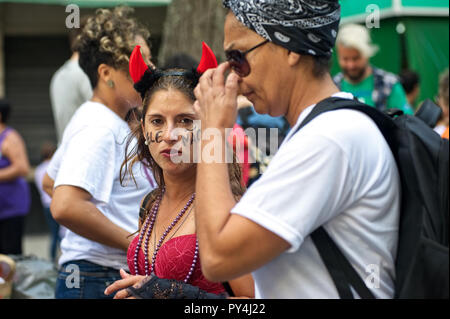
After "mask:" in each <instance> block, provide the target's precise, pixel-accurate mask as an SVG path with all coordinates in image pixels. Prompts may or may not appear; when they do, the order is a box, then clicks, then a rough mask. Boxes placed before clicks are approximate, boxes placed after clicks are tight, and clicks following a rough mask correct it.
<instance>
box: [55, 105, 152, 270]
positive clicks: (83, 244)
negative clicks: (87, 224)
mask: <svg viewBox="0 0 450 319" xmlns="http://www.w3.org/2000/svg"><path fill="white" fill-rule="evenodd" d="M129 133H130V129H129V127H128V125H127V123H126V122H125V121H124V120H122V119H121V118H120V117H119V116H118V115H117V114H115V113H114V112H113V111H112V110H110V109H109V108H107V107H106V106H105V105H103V104H100V103H95V102H90V101H89V102H86V103H84V104H83V105H82V106H80V108H79V109H78V110H77V111H76V113H75V114H74V116H73V118H72V119H71V121H70V122H69V124H68V126H67V128H66V130H65V131H64V135H63V140H62V143H61V145H60V146H59V148H58V150H57V151H56V153H55V155H54V156H53V158H52V160H51V162H50V165H49V167H48V169H47V173H48V175H49V176H50V177H51V178H52V179H54V180H55V186H54V187H55V188H56V187H58V186H60V185H71V186H77V187H80V188H83V189H84V190H86V191H87V192H89V193H90V194H91V195H92V199H91V201H92V202H93V203H94V204H95V205H96V207H97V208H98V209H99V210H100V211H101V212H102V213H103V214H104V215H105V216H106V217H107V218H108V219H109V220H111V221H112V222H113V223H114V224H116V225H118V226H120V227H122V228H124V229H125V230H127V231H129V232H130V234H131V233H133V232H135V231H136V230H137V229H138V219H139V205H140V202H141V200H142V198H143V197H144V196H145V195H146V194H147V193H149V192H150V191H151V190H152V187H151V186H150V183H149V181H148V179H147V178H146V175H145V173H144V171H143V168H142V166H141V165H140V163H138V164H136V165H135V166H134V168H133V173H134V177H135V179H136V183H137V186H136V185H135V184H134V182H133V181H132V180H131V178H129V179H127V180H126V183H125V186H122V185H121V184H120V179H119V176H120V166H121V164H122V162H123V161H124V159H125V145H126V140H127V137H128V134H129ZM132 146H133V145H131V147H132ZM61 250H62V256H61V258H60V259H59V264H60V265H62V264H63V263H65V262H68V261H72V260H80V259H84V260H88V261H91V262H93V263H96V264H98V265H101V266H106V267H112V268H116V269H119V268H124V269H128V267H127V262H126V253H125V252H124V251H122V250H120V249H116V248H112V247H109V246H105V245H102V244H100V243H97V242H94V241H91V240H89V239H86V238H84V237H81V236H79V235H77V234H75V233H74V232H72V231H70V230H68V231H67V232H66V233H65V236H64V238H63V240H62V242H61Z"/></svg>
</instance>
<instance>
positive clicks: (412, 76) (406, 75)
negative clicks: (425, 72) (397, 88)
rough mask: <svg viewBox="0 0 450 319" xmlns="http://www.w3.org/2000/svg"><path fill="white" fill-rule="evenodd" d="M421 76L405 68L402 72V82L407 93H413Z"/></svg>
mask: <svg viewBox="0 0 450 319" xmlns="http://www.w3.org/2000/svg"><path fill="white" fill-rule="evenodd" d="M419 82H420V76H419V74H418V73H417V72H414V71H411V70H403V71H402V72H401V73H400V83H401V84H402V86H403V89H404V90H405V92H406V94H408V93H411V92H412V91H413V90H414V88H415V87H416V86H417V85H418V84H419Z"/></svg>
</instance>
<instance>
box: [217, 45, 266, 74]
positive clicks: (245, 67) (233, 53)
mask: <svg viewBox="0 0 450 319" xmlns="http://www.w3.org/2000/svg"><path fill="white" fill-rule="evenodd" d="M268 42H269V40H265V41H264V42H261V43H260V44H258V45H256V46H254V47H253V48H251V49H249V50H247V51H245V52H242V51H239V50H228V51H225V56H226V57H227V61H228V62H229V63H230V66H231V69H232V70H233V71H234V72H236V74H237V75H239V76H240V77H241V78H244V77H246V76H248V75H249V74H250V71H251V70H250V64H249V63H248V61H247V58H246V57H245V56H246V55H247V54H248V53H250V52H252V51H253V50H256V49H257V48H259V47H262V46H263V45H264V44H266V43H268Z"/></svg>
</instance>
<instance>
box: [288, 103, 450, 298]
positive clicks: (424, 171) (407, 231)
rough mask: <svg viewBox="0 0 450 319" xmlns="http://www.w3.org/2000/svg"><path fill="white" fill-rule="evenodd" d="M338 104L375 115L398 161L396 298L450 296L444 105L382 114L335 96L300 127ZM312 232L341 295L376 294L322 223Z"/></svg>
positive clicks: (427, 104) (447, 150)
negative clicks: (440, 130)
mask: <svg viewBox="0 0 450 319" xmlns="http://www.w3.org/2000/svg"><path fill="white" fill-rule="evenodd" d="M337 109H352V110H358V111H361V112H363V113H365V114H367V115H368V116H369V117H370V118H372V120H373V121H374V122H375V123H376V124H377V126H378V128H379V129H380V131H381V133H382V134H383V136H384V138H385V139H386V141H387V143H388V144H389V147H390V149H391V151H392V153H393V155H394V157H395V160H396V162H397V166H398V170H399V174H400V179H401V189H402V198H401V208H400V225H399V241H398V250H397V256H396V264H395V269H396V280H395V295H394V298H449V253H448V252H449V249H448V231H449V211H448V209H449V198H448V188H449V187H448V178H449V166H448V165H449V162H448V161H449V141H448V140H447V139H443V138H441V137H440V136H439V135H438V134H437V133H436V132H434V131H433V129H432V128H431V127H433V126H434V125H435V124H436V122H437V120H438V119H439V116H440V114H441V109H440V108H439V107H438V106H437V105H435V104H434V103H432V102H431V101H429V100H427V101H425V102H424V103H423V104H422V106H421V108H420V109H419V110H418V111H417V112H416V114H415V115H414V116H411V115H404V114H403V113H402V112H401V111H399V110H392V109H391V110H388V111H387V112H386V113H383V112H381V111H379V110H377V109H375V108H372V107H370V106H367V105H365V104H363V103H360V102H358V101H356V100H349V99H342V98H337V97H331V98H328V99H325V100H323V101H322V102H320V103H318V104H317V105H316V106H315V107H314V109H313V110H312V111H311V113H310V114H309V115H308V116H307V117H306V118H305V120H304V121H303V122H302V124H301V125H300V127H299V128H298V130H300V129H301V128H302V127H304V126H305V125H307V124H308V123H309V122H310V121H311V120H312V119H314V118H315V117H316V116H318V115H320V114H321V113H323V112H327V111H333V110H337ZM298 130H297V131H298ZM311 237H312V240H313V242H314V244H315V245H316V248H317V249H318V251H319V254H320V256H321V258H322V260H323V262H324V264H325V266H326V267H327V269H328V271H329V273H330V275H331V277H332V279H333V282H334V284H335V285H336V288H337V290H338V293H339V296H340V297H341V298H343V299H352V298H353V294H352V292H351V289H350V287H352V288H353V289H354V290H355V291H356V292H357V293H358V295H359V296H360V297H361V298H363V299H366V298H367V299H373V298H374V295H373V294H372V292H371V291H370V290H369V289H368V288H367V286H366V284H365V283H364V281H363V280H362V278H361V277H360V276H359V275H358V273H357V272H356V271H355V270H354V268H353V267H352V266H351V264H350V262H349V261H348V260H347V259H346V257H345V256H344V255H343V254H342V252H341V251H340V250H339V248H338V247H337V246H336V244H335V243H334V242H333V240H332V239H331V237H330V236H329V235H328V233H327V232H326V231H325V229H324V228H323V227H319V228H318V229H316V230H315V231H314V232H313V233H312V234H311Z"/></svg>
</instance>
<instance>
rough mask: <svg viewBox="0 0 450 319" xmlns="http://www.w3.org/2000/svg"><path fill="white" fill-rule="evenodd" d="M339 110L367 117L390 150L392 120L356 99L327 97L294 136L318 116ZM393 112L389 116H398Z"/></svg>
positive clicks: (393, 124) (314, 109) (393, 127)
mask: <svg viewBox="0 0 450 319" xmlns="http://www.w3.org/2000/svg"><path fill="white" fill-rule="evenodd" d="M340 109H350V110H356V111H360V112H363V113H364V114H366V115H367V116H369V117H370V118H371V119H372V120H373V121H374V122H375V124H376V125H377V126H378V129H379V130H380V131H381V133H382V134H383V136H384V138H385V139H386V141H387V142H388V144H389V147H390V148H391V149H392V147H393V145H392V143H393V141H392V138H390V133H391V132H392V131H393V130H394V129H395V123H394V122H393V121H392V118H391V117H390V116H389V115H387V114H385V113H383V112H381V111H379V110H377V109H376V108H374V107H371V106H368V105H367V104H364V103H361V102H359V101H358V100H357V99H354V100H350V99H344V98H340V97H329V98H327V99H325V100H323V101H321V102H319V103H318V104H317V105H316V106H315V107H314V108H313V109H312V111H311V113H309V114H308V116H307V117H306V118H305V119H304V120H303V122H302V123H301V124H300V126H299V127H298V128H297V129H296V131H295V132H294V134H296V133H297V132H298V131H299V130H300V129H302V128H303V127H304V126H305V125H307V124H308V123H309V122H311V121H312V120H313V119H314V118H315V117H317V116H319V115H320V114H322V113H325V112H328V111H335V110H340ZM395 111H396V112H395V113H393V114H391V116H394V115H400V113H398V110H395ZM401 113H402V112H401Z"/></svg>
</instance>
